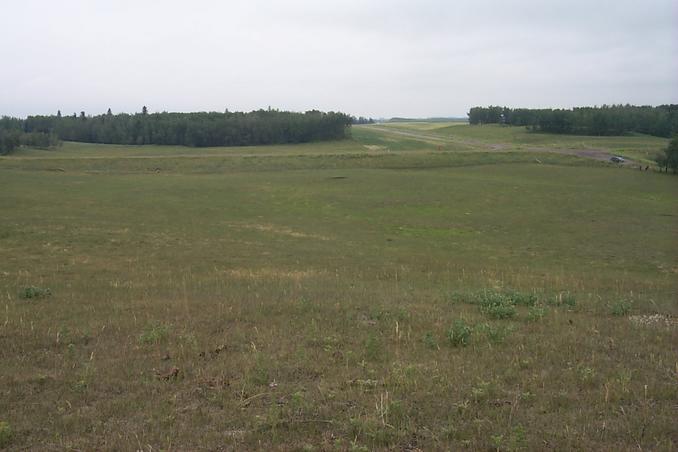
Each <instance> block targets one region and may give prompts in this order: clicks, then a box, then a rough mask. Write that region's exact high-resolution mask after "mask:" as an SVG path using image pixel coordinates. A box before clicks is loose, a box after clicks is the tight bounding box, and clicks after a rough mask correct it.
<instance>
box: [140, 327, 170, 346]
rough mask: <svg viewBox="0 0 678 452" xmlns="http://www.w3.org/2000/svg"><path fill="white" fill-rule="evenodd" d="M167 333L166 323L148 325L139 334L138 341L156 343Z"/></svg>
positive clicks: (162, 339)
mask: <svg viewBox="0 0 678 452" xmlns="http://www.w3.org/2000/svg"><path fill="white" fill-rule="evenodd" d="M168 334H169V327H168V326H167V325H161V324H155V325H150V326H147V327H146V329H144V331H143V332H142V333H141V335H140V336H139V342H140V343H142V344H157V343H159V342H162V341H164V340H165V339H166V338H167V335H168Z"/></svg>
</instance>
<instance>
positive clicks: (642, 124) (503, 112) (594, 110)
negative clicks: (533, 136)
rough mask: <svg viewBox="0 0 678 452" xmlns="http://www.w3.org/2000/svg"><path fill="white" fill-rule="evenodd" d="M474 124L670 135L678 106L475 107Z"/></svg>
mask: <svg viewBox="0 0 678 452" xmlns="http://www.w3.org/2000/svg"><path fill="white" fill-rule="evenodd" d="M468 117H469V122H470V123H471V124H507V125H512V126H526V127H528V128H529V129H530V130H534V131H536V132H547V133H560V134H573V135H624V134H629V133H643V134H647V135H654V136H658V137H667V138H668V137H670V136H672V135H674V134H676V133H678V105H675V104H673V105H660V106H658V107H651V106H640V107H639V106H634V105H603V106H602V107H578V108H573V109H571V110H566V109H550V108H547V109H531V108H507V107H499V106H489V107H473V108H471V110H470V111H469V113H468Z"/></svg>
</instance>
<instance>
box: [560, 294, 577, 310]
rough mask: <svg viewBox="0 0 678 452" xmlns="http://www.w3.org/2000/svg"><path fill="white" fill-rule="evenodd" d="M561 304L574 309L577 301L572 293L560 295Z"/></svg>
mask: <svg viewBox="0 0 678 452" xmlns="http://www.w3.org/2000/svg"><path fill="white" fill-rule="evenodd" d="M560 304H561V305H564V306H569V307H570V308H574V307H575V306H576V305H577V299H576V298H575V297H574V295H572V294H571V293H570V292H565V293H563V294H560Z"/></svg>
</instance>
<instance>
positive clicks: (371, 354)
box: [365, 333, 383, 361]
mask: <svg viewBox="0 0 678 452" xmlns="http://www.w3.org/2000/svg"><path fill="white" fill-rule="evenodd" d="M365 357H366V358H367V359H368V360H370V361H378V360H379V359H380V358H382V357H383V349H382V346H381V341H380V340H379V338H378V337H377V335H376V334H374V333H371V334H370V335H369V336H368V337H367V340H366V341H365Z"/></svg>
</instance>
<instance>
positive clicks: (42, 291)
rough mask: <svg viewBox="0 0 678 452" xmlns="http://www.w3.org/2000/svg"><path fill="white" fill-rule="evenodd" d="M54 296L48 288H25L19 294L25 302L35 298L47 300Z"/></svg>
mask: <svg viewBox="0 0 678 452" xmlns="http://www.w3.org/2000/svg"><path fill="white" fill-rule="evenodd" d="M51 295H52V291H51V290H50V289H49V288H47V287H37V286H28V287H24V288H23V289H22V290H21V292H19V297H20V298H23V299H24V300H30V299H34V298H46V297H49V296H51Z"/></svg>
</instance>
